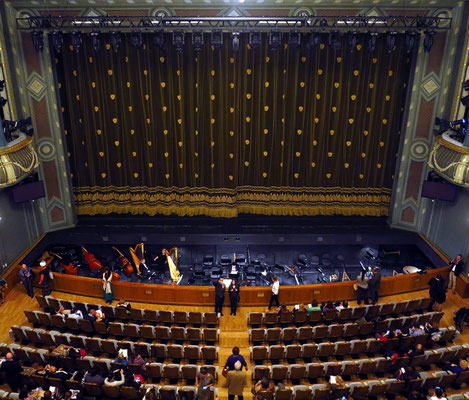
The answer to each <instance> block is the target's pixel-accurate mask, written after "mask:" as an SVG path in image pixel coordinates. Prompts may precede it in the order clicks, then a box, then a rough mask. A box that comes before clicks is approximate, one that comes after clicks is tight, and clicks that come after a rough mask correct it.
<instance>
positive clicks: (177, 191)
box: [75, 186, 391, 218]
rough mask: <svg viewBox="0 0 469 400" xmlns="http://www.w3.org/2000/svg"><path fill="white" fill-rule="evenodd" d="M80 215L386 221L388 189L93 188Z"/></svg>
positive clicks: (83, 192) (83, 196)
mask: <svg viewBox="0 0 469 400" xmlns="http://www.w3.org/2000/svg"><path fill="white" fill-rule="evenodd" d="M75 200H76V204H77V213H78V214H80V215H96V214H109V213H120V214H123V213H130V214H148V215H156V214H165V215H169V214H177V215H180V216H191V215H208V216H212V217H227V218H231V217H236V216H238V214H240V213H252V214H263V215H331V214H339V215H363V216H366V215H368V216H386V215H388V212H389V203H390V200H391V198H390V189H387V188H298V187H296V188H289V187H284V188H281V187H274V188H269V187H250V186H248V187H246V186H242V187H238V188H236V189H229V188H216V189H209V188H187V187H185V188H178V187H170V188H146V187H137V188H135V187H134V188H133V187H119V188H112V187H103V188H100V187H93V188H83V187H81V188H77V189H76V191H75Z"/></svg>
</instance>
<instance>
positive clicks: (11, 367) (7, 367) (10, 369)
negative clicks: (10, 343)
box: [0, 353, 23, 392]
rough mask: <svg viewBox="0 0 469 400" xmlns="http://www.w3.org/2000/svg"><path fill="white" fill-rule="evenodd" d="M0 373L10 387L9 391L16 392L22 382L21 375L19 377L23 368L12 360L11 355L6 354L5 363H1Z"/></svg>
mask: <svg viewBox="0 0 469 400" xmlns="http://www.w3.org/2000/svg"><path fill="white" fill-rule="evenodd" d="M0 371H1V372H4V373H5V381H6V382H7V383H8V385H9V386H10V389H11V391H12V392H17V391H18V388H20V387H21V382H22V380H23V375H21V373H22V372H23V367H22V366H21V365H20V363H19V362H18V361H16V360H14V359H13V354H12V353H7V355H6V356H5V361H3V362H2V367H1V368H0Z"/></svg>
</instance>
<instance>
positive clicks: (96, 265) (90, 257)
mask: <svg viewBox="0 0 469 400" xmlns="http://www.w3.org/2000/svg"><path fill="white" fill-rule="evenodd" d="M81 249H82V250H83V256H84V257H85V261H86V263H87V264H88V265H89V266H90V271H91V272H95V271H96V270H97V269H99V272H101V271H102V269H103V265H102V264H101V262H100V261H98V260H97V259H96V257H95V256H94V254H93V253H90V252H89V251H88V250H86V249H85V248H84V247H82V248H81Z"/></svg>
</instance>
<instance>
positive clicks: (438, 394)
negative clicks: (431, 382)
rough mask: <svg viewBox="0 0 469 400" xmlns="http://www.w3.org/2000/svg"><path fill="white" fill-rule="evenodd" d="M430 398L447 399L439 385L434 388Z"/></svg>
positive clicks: (435, 399) (431, 399) (433, 399)
mask: <svg viewBox="0 0 469 400" xmlns="http://www.w3.org/2000/svg"><path fill="white" fill-rule="evenodd" d="M430 400H448V399H447V397H446V395H445V392H444V391H443V389H442V388H441V387H439V386H437V387H436V388H435V394H434V395H433V396H432V397H430Z"/></svg>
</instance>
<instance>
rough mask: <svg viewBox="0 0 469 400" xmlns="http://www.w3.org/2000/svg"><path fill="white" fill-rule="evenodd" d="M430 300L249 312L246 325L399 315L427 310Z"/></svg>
mask: <svg viewBox="0 0 469 400" xmlns="http://www.w3.org/2000/svg"><path fill="white" fill-rule="evenodd" d="M430 302H431V299H429V298H423V297H422V298H418V299H414V300H406V301H401V302H389V303H382V304H374V305H372V304H369V305H366V306H356V307H347V308H343V309H341V310H336V309H332V310H326V311H324V312H323V311H322V310H313V311H310V312H306V311H304V310H299V311H296V312H295V313H292V312H290V311H288V312H282V313H280V314H278V313H276V312H263V313H261V312H251V313H248V325H250V326H264V325H265V326H275V325H277V324H280V325H291V324H295V325H303V324H307V323H311V324H313V325H314V324H317V323H318V322H333V321H349V320H356V319H360V318H364V317H372V316H377V315H381V316H387V315H399V314H405V313H413V312H418V311H423V310H427V309H428V307H429V305H430Z"/></svg>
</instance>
